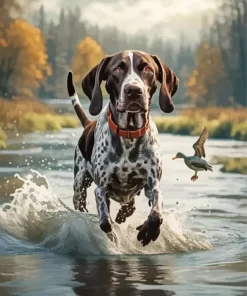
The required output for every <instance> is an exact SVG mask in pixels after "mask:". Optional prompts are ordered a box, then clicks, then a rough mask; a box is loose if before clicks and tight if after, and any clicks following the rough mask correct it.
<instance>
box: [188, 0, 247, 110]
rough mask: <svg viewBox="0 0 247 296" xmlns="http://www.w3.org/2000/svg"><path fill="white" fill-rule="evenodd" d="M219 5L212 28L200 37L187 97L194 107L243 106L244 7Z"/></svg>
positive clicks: (246, 86) (226, 0)
mask: <svg viewBox="0 0 247 296" xmlns="http://www.w3.org/2000/svg"><path fill="white" fill-rule="evenodd" d="M219 3H220V5H219V6H218V9H217V11H216V14H215V20H214V21H213V24H212V26H211V27H210V26H208V28H209V29H208V28H207V29H206V30H207V32H204V33H203V34H202V40H201V44H200V46H199V48H198V50H197V53H196V57H197V59H196V65H195V68H194V70H193V71H192V73H191V75H190V77H189V79H188V81H187V88H188V89H187V94H188V95H189V96H190V97H191V98H192V100H193V101H194V102H195V103H196V105H197V106H209V105H214V106H231V105H232V106H236V105H241V106H246V94H247V83H246V81H247V67H246V64H247V61H246V56H247V54H246V46H247V34H246V27H247V17H246V15H247V4H246V1H245V0H237V1H233V0H221V1H219Z"/></svg>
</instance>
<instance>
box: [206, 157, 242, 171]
mask: <svg viewBox="0 0 247 296" xmlns="http://www.w3.org/2000/svg"><path fill="white" fill-rule="evenodd" d="M212 163H214V164H222V165H223V166H222V167H221V169H220V171H221V172H225V173H234V174H242V175H247V158H246V157H221V156H215V157H214V158H213V160H212Z"/></svg>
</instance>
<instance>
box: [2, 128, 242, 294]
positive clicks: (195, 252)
mask: <svg viewBox="0 0 247 296" xmlns="http://www.w3.org/2000/svg"><path fill="white" fill-rule="evenodd" d="M80 134H81V129H80V128H79V129H75V130H63V131H62V132H61V133H54V134H53V133H47V134H30V135H26V136H25V137H24V138H21V139H20V138H19V137H17V138H16V139H14V140H12V142H11V145H12V146H13V147H14V148H15V149H16V148H18V150H14V149H13V150H8V151H1V152H0V164H1V166H0V295H2V296H5V295H37V296H38V295H118V296H122V295H125V296H126V295H151V296H153V295H154V296H155V295H167V296H168V295H183V296H186V295H200V296H203V295H229V296H230V295H231V296H232V295H247V294H246V293H247V290H246V284H247V282H246V263H247V262H246V247H247V245H246V242H247V234H246V223H247V220H246V208H247V202H246V201H247V199H246V197H247V188H246V177H244V176H241V175H237V174H225V173H221V172H220V166H219V165H215V166H214V172H213V173H211V172H201V173H199V179H198V180H197V181H196V182H191V180H190V178H191V176H192V174H193V172H192V171H190V170H189V169H188V168H187V167H186V166H185V165H184V163H183V161H180V160H176V161H172V157H173V156H174V155H175V154H176V152H178V151H179V150H182V152H184V153H185V154H188V155H190V154H191V153H193V150H192V147H191V146H192V144H193V143H194V141H195V139H196V138H195V137H182V136H172V135H160V138H161V141H162V144H163V167H164V172H163V178H162V183H161V188H162V190H163V194H164V204H165V209H164V213H163V216H164V223H163V225H162V229H161V235H160V237H159V238H158V240H157V241H156V242H152V243H151V244H150V245H148V246H147V247H145V248H143V247H142V246H141V244H139V243H138V242H137V240H136V235H137V231H136V230H135V228H136V227H137V226H139V225H140V224H142V222H143V221H144V220H145V219H146V217H147V215H148V211H149V210H150V208H149V207H148V203H147V199H146V198H145V197H144V196H143V195H141V196H139V197H137V210H136V212H135V213H134V215H133V216H132V217H131V218H129V219H128V220H127V222H126V223H125V224H124V225H120V226H119V225H114V232H115V234H116V236H117V239H118V243H117V244H115V243H113V242H111V241H110V240H109V239H108V238H107V237H106V235H105V234H104V233H102V231H101V230H100V228H99V226H98V218H97V214H96V208H95V199H94V196H93V190H94V188H95V187H94V186H92V187H91V188H90V189H89V194H88V209H89V214H83V213H78V212H76V211H74V210H73V206H72V194H73V191H72V185H73V153H74V147H75V145H76V142H77V140H78V138H79V136H80ZM19 143H21V144H19ZM206 147H207V148H206V152H207V160H210V159H211V158H212V157H213V156H215V155H218V156H243V155H244V154H245V153H246V147H245V145H244V143H241V142H235V141H218V140H209V141H208V142H207V144H206ZM15 188H16V189H17V190H16V191H15ZM14 191H15V192H14ZM118 208H119V206H118V204H116V203H114V202H112V206H111V211H112V216H113V219H114V218H115V215H116V213H117V211H118Z"/></svg>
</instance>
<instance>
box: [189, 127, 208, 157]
mask: <svg viewBox="0 0 247 296" xmlns="http://www.w3.org/2000/svg"><path fill="white" fill-rule="evenodd" d="M207 138H208V130H207V128H206V126H205V127H204V129H203V131H202V133H201V135H200V137H199V139H198V140H197V141H196V142H195V144H194V145H193V148H194V150H195V156H198V157H200V158H201V157H206V154H205V149H204V143H205V142H206V140H207Z"/></svg>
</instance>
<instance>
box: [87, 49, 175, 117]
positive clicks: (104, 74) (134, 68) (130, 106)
mask: <svg viewBox="0 0 247 296" xmlns="http://www.w3.org/2000/svg"><path fill="white" fill-rule="evenodd" d="M102 81H106V90H107V92H108V93H109V95H110V100H111V102H112V104H113V106H114V107H115V109H116V110H117V111H118V112H120V113H123V112H147V111H149V108H150V104H151V98H152V96H153V94H154V93H155V91H156V88H157V82H160V84H161V87H160V93H159V104H160V108H161V110H162V111H163V112H166V113H170V112H172V111H173V109H174V105H173V102H172V96H173V95H174V94H175V93H176V91H177V88H178V82H179V80H178V78H177V77H176V75H175V74H174V73H173V72H172V70H171V69H170V68H168V67H167V66H166V65H165V64H164V63H163V62H162V61H161V60H160V59H159V57H157V56H153V55H149V54H147V53H144V52H140V51H124V52H120V53H117V54H115V55H112V56H107V57H105V58H104V59H103V60H102V61H101V62H100V64H98V65H97V66H95V67H94V68H93V69H92V70H91V71H90V72H89V73H88V74H87V75H86V76H85V78H84V79H83V80H82V89H83V91H84V93H85V94H86V95H87V96H88V98H89V99H90V100H91V104H90V107H89V112H90V113H91V114H92V115H98V114H99V113H100V111H101V109H102V103H103V98H102V92H101V88H100V85H101V82H102Z"/></svg>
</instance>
